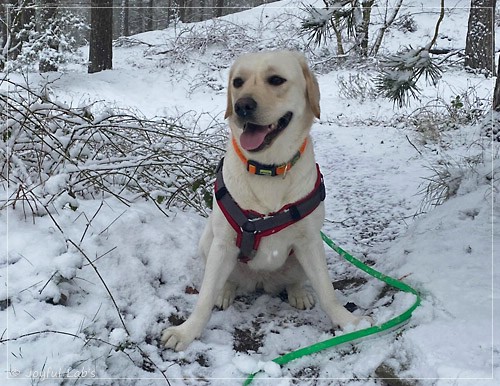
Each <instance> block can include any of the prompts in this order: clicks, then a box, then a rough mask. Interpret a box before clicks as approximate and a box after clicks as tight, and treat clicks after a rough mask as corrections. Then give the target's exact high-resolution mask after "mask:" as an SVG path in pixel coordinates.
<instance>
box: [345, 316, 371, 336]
mask: <svg viewBox="0 0 500 386" xmlns="http://www.w3.org/2000/svg"><path fill="white" fill-rule="evenodd" d="M374 325H375V321H374V320H373V319H372V318H371V317H369V316H360V317H356V318H355V319H354V320H353V321H352V322H351V323H348V324H346V325H344V326H343V327H341V328H342V331H344V332H345V333H348V332H353V331H358V330H362V329H365V328H369V327H371V326H374Z"/></svg>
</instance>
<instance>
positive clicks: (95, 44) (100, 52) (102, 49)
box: [88, 0, 113, 74]
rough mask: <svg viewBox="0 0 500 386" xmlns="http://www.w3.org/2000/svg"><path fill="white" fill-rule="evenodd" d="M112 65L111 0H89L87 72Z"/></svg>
mask: <svg viewBox="0 0 500 386" xmlns="http://www.w3.org/2000/svg"><path fill="white" fill-rule="evenodd" d="M112 66H113V0H91V9H90V53H89V68H88V72H89V73H90V74H91V73H94V72H99V71H102V70H109V69H111V68H112Z"/></svg>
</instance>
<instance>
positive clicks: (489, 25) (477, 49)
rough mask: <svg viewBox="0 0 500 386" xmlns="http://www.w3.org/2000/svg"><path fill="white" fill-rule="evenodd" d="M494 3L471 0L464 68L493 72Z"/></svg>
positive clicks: (484, 0) (489, 0) (488, 0)
mask: <svg viewBox="0 0 500 386" xmlns="http://www.w3.org/2000/svg"><path fill="white" fill-rule="evenodd" d="M495 3H496V0H471V8H470V12H469V23H468V27H467V37H466V40H465V69H466V70H469V71H484V72H486V73H487V74H493V73H494V72H495V59H494V51H495V48H494V47H495V34H494V31H495Z"/></svg>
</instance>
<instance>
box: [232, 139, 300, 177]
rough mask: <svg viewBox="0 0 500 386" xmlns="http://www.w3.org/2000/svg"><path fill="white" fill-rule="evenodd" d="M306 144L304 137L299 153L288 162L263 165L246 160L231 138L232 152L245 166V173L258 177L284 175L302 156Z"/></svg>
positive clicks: (234, 140)
mask: <svg viewBox="0 0 500 386" xmlns="http://www.w3.org/2000/svg"><path fill="white" fill-rule="evenodd" d="M307 142H308V141H307V137H306V139H304V142H302V145H301V146H300V149H299V151H297V153H295V155H294V156H293V157H292V159H291V160H290V161H288V162H286V163H284V164H281V165H264V164H261V163H259V162H257V161H252V160H249V159H247V158H246V157H245V155H244V154H243V152H242V151H241V149H240V147H239V146H238V143H237V142H236V139H235V138H234V137H233V138H232V143H233V148H234V151H235V152H236V154H237V155H238V158H239V159H240V160H241V161H242V162H243V163H244V164H245V165H246V167H247V171H248V172H249V173H251V174H256V175H259V176H281V175H284V174H286V173H287V172H288V171H289V170H290V169H291V168H292V166H293V165H295V163H296V162H297V161H298V160H299V158H300V156H301V155H302V154H304V151H305V150H306V147H307Z"/></svg>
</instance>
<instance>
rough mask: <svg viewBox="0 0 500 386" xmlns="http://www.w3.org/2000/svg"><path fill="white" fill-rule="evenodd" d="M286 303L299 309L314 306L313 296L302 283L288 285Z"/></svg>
mask: <svg viewBox="0 0 500 386" xmlns="http://www.w3.org/2000/svg"><path fill="white" fill-rule="evenodd" d="M286 292H287V293H288V303H290V305H291V306H292V307H295V308H297V309H299V310H305V309H309V308H312V307H313V306H314V297H313V296H312V294H311V293H309V291H307V290H306V289H305V288H304V287H303V286H302V285H293V286H288V287H287V289H286Z"/></svg>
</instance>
